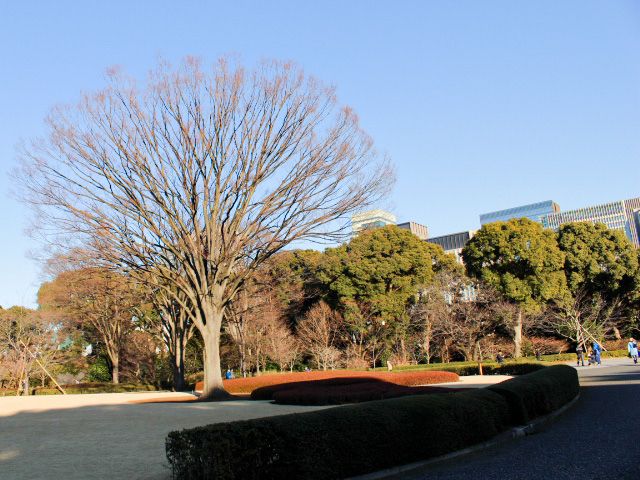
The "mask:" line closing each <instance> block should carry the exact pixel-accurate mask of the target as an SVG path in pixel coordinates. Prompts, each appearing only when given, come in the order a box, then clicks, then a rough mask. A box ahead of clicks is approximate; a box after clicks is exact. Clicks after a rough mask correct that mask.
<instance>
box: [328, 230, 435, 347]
mask: <svg viewBox="0 0 640 480" xmlns="http://www.w3.org/2000/svg"><path fill="white" fill-rule="evenodd" d="M434 247H435V246H432V245H430V244H428V243H427V242H424V241H422V240H420V239H419V238H418V237H416V236H415V235H413V234H412V233H411V232H409V231H408V230H403V229H401V228H398V227H396V226H394V225H390V226H386V227H384V228H378V229H375V230H370V231H365V232H361V233H360V234H359V235H358V236H357V237H356V238H354V239H353V240H351V242H350V243H348V244H346V245H342V246H340V247H338V248H333V249H327V251H326V253H325V258H324V261H323V263H322V264H321V266H320V272H319V274H318V276H319V278H320V279H321V280H322V282H323V283H324V284H325V285H326V288H327V290H328V291H329V295H328V296H329V298H330V299H332V300H333V302H332V303H333V304H334V305H335V306H336V307H337V308H339V309H340V310H342V311H343V312H344V316H345V321H346V324H347V325H350V324H354V325H357V326H358V328H357V329H356V330H358V332H360V331H362V329H363V328H371V329H376V330H377V327H378V326H379V325H384V326H385V333H384V335H382V336H384V337H386V339H387V341H386V343H387V345H388V344H389V343H390V342H391V341H394V343H395V344H396V345H397V346H398V349H399V352H398V354H399V355H400V356H402V357H403V358H406V356H407V352H406V348H405V345H404V339H405V337H406V330H407V327H408V324H409V317H408V314H407V306H408V305H409V304H410V303H412V302H413V301H414V299H415V297H416V295H417V293H418V289H419V287H420V286H421V285H424V284H426V283H428V282H429V281H431V280H432V278H433V275H434V268H444V266H443V265H444V264H448V259H447V258H446V257H445V256H444V252H442V251H441V250H440V251H438V250H437V248H434ZM434 256H435V257H436V258H434ZM434 264H435V265H434ZM356 319H357V320H358V321H355V320H356ZM363 319H366V321H364V320H363ZM363 321H364V324H363ZM373 323H376V324H377V325H373ZM351 333H356V332H351ZM380 336H381V335H375V338H376V339H377V340H376V341H378V339H379V338H380Z"/></svg>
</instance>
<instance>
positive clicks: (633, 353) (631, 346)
mask: <svg viewBox="0 0 640 480" xmlns="http://www.w3.org/2000/svg"><path fill="white" fill-rule="evenodd" d="M627 350H629V356H630V357H631V358H633V363H636V364H637V363H638V344H637V343H636V340H635V338H630V339H629V343H628V344H627Z"/></svg>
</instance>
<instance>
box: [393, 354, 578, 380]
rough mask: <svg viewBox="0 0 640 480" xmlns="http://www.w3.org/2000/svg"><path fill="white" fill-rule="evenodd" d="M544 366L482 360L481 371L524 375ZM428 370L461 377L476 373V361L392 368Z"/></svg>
mask: <svg viewBox="0 0 640 480" xmlns="http://www.w3.org/2000/svg"><path fill="white" fill-rule="evenodd" d="M574 357H575V355H574ZM544 367H545V365H544V364H543V363H541V362H537V361H535V360H532V359H527V358H521V359H515V360H509V361H508V362H506V363H503V364H502V365H500V364H498V363H496V362H493V361H491V362H482V371H483V373H484V374H485V375H524V374H527V373H531V372H534V371H536V370H539V369H541V368H544ZM429 370H431V371H433V370H440V371H443V372H453V373H456V374H458V375H459V376H461V377H465V376H468V375H478V362H450V363H430V364H428V365H424V364H420V365H405V366H401V367H396V368H394V371H397V372H398V373H399V372H415V371H429Z"/></svg>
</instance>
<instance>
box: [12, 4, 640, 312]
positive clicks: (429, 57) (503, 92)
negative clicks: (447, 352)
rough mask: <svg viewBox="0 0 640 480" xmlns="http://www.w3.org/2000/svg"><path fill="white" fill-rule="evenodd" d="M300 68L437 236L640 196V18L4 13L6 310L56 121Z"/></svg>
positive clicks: (30, 284)
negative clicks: (170, 76) (49, 128)
mask: <svg viewBox="0 0 640 480" xmlns="http://www.w3.org/2000/svg"><path fill="white" fill-rule="evenodd" d="M225 54H237V55H239V56H240V58H241V59H242V60H243V61H244V63H246V64H251V63H252V62H255V61H257V60H260V59H263V58H277V59H287V60H295V61H297V62H298V63H300V64H301V65H302V66H303V67H304V68H305V69H306V70H307V71H308V72H309V73H312V74H314V75H316V76H317V77H319V78H320V79H322V80H324V81H325V82H327V83H331V84H335V85H336V86H337V87H338V94H339V97H340V100H341V101H342V102H343V103H346V104H349V105H351V106H352V107H354V108H355V110H356V111H357V112H358V113H359V115H360V118H361V122H362V125H363V127H364V128H365V129H366V130H367V131H368V132H369V133H370V134H371V135H372V136H373V138H374V140H375V142H376V145H377V147H378V149H379V150H380V151H382V152H386V153H388V154H389V155H390V156H391V158H392V159H393V161H394V162H395V165H396V168H397V177H398V180H397V185H396V188H395V191H394V193H393V195H392V196H391V198H390V199H389V201H388V203H387V204H385V205H382V206H383V207H386V208H388V209H390V210H392V211H394V212H395V213H396V215H397V217H398V220H399V221H407V220H413V221H416V222H419V223H423V224H426V225H427V226H428V227H429V229H430V233H431V234H432V235H434V236H435V235H440V234H446V233H452V232H455V231H461V230H467V229H472V228H477V227H478V224H479V221H478V215H479V214H480V213H484V212H487V211H491V210H496V209H502V208H508V207H511V206H516V205H520V204H525V203H532V202H536V201H541V200H547V199H553V200H555V201H557V202H558V203H559V204H560V206H561V207H562V209H563V210H566V209H571V208H578V207H581V206H586V205H589V204H593V203H598V202H606V201H613V200H620V199H623V198H629V197H634V196H640V2H637V1H615V0H610V1H601V0H598V1H588V0H576V1H570V0H563V1H557V0H538V1H535V2H514V1H512V0H504V1H489V0H487V1H483V2H479V1H477V0H469V1H455V2H452V1H449V0H440V1H428V0H424V1H421V0H416V1H395V2H390V1H373V0H362V1H357V0H349V1H344V0H337V1H327V0H317V1H313V2H305V1H300V0H295V1H277V0H272V1H258V0H256V1H253V2H250V1H238V0H235V1H225V2H222V1H219V2H214V1H210V2H205V1H200V2H196V1H180V2H176V1H173V2H168V1H167V2H162V1H135V2H134V1H108V2H100V1H97V0H96V1H85V2H78V1H61V0H56V1H55V2H45V1H40V2H35V1H32V2H28V1H18V0H14V1H13V2H11V1H6V2H2V6H0V202H1V204H0V205H1V208H0V305H2V306H4V307H7V306H10V305H12V304H24V305H34V303H35V292H36V290H37V287H38V285H39V284H40V282H41V276H40V274H39V271H40V268H39V266H38V265H37V264H36V263H35V262H33V261H31V260H29V257H28V255H27V252H28V251H29V250H30V249H37V245H36V244H35V243H34V242H32V241H31V240H30V239H29V238H28V236H27V235H26V234H25V233H24V229H25V227H26V226H27V218H28V211H27V209H26V208H25V207H24V206H22V205H20V204H19V203H18V202H17V201H16V200H14V199H13V198H12V197H11V196H10V193H9V192H10V189H11V181H10V180H9V178H8V176H7V173H8V171H10V170H11V169H12V167H13V166H14V164H15V157H16V153H15V152H16V145H17V144H18V142H19V141H20V140H21V139H29V138H32V137H36V136H38V135H39V134H41V133H42V131H43V121H42V120H43V118H44V116H45V115H46V114H47V112H48V111H49V109H50V108H51V107H52V106H54V105H56V104H59V103H67V102H73V101H75V100H76V99H78V98H79V95H80V93H81V92H83V91H92V90H95V89H97V88H99V87H101V86H102V85H104V78H105V77H104V72H105V70H106V68H107V67H109V66H112V65H121V66H122V67H124V68H125V69H126V70H127V71H129V72H130V73H132V74H134V75H136V76H139V77H142V76H144V75H145V74H146V72H147V71H148V70H149V69H150V68H152V67H153V66H154V65H155V64H156V63H157V60H158V59H159V58H163V59H168V60H170V61H178V60H179V59H181V58H182V57H184V56H185V55H197V56H200V57H202V58H203V59H204V60H205V61H213V60H215V59H216V58H217V57H219V56H221V55H225Z"/></svg>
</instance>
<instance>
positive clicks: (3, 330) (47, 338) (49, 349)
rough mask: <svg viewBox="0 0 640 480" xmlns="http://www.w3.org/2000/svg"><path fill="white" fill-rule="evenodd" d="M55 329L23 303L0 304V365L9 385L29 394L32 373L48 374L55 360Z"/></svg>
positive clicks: (19, 391) (18, 391) (17, 390)
mask: <svg viewBox="0 0 640 480" xmlns="http://www.w3.org/2000/svg"><path fill="white" fill-rule="evenodd" d="M54 338H55V329H54V327H53V325H51V324H50V323H49V322H48V321H47V320H46V319H45V318H44V317H43V316H42V315H40V314H39V312H37V311H34V310H30V309H27V308H24V307H12V308H9V309H7V310H3V309H1V308H0V367H1V369H2V370H4V372H5V374H4V376H5V377H6V380H5V381H6V383H7V386H8V387H9V388H15V389H16V392H17V393H18V394H20V393H23V394H24V395H28V394H29V383H30V382H29V380H30V378H31V377H32V376H33V375H34V374H35V373H36V372H38V373H41V377H42V381H41V384H42V385H44V381H45V380H44V376H45V375H49V372H48V370H46V366H47V365H49V366H50V365H51V364H53V363H54V361H55V357H56V354H57V348H56V347H57V345H56V343H55V341H54Z"/></svg>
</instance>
